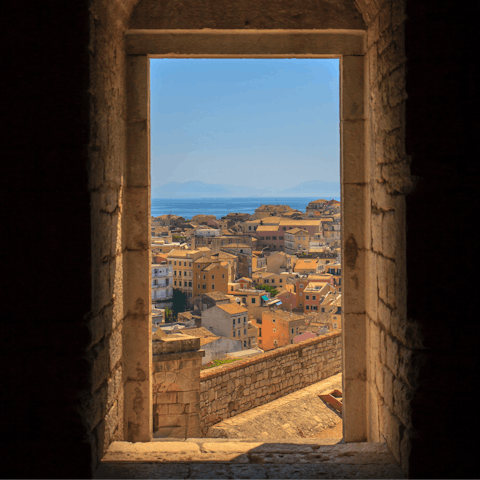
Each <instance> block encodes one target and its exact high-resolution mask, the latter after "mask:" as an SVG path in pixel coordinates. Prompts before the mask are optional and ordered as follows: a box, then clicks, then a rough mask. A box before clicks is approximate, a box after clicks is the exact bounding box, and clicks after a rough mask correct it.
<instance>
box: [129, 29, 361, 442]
mask: <svg viewBox="0 0 480 480" xmlns="http://www.w3.org/2000/svg"><path fill="white" fill-rule="evenodd" d="M133 36H134V34H133V33H132V35H131V38H133ZM171 36H172V37H174V35H171ZM127 38H128V35H127ZM362 38H363V37H362ZM134 43H135V42H134V41H133V42H132V41H129V42H127V48H128V49H129V52H131V57H132V58H130V60H129V62H130V64H129V66H128V69H129V70H128V69H127V70H128V81H127V84H130V81H131V80H132V76H133V78H134V79H138V77H141V73H142V72H139V70H140V69H141V68H143V67H140V68H136V67H138V66H139V65H140V63H142V62H143V64H142V65H147V63H148V62H144V60H148V56H150V55H153V54H152V53H151V52H143V53H142V52H140V53H139V52H138V51H135V48H134V47H132V45H134ZM149 48H150V47H149ZM362 48H363V49H364V47H362ZM363 54H364V51H363V50H362V53H360V54H357V55H352V54H350V55H348V54H346V55H345V54H338V53H337V56H339V57H340V58H341V59H342V66H343V67H342V68H343V71H344V73H345V69H347V70H348V68H350V66H349V62H352V63H355V62H357V63H358V62H361V63H362V65H363ZM285 55H289V56H292V54H291V53H289V54H285ZM327 55H328V56H329V57H332V53H329V54H324V56H327ZM142 56H143V57H146V58H145V59H142ZM245 56H248V55H245ZM134 57H135V58H134ZM345 57H357V58H347V59H345ZM319 58H320V57H319ZM147 70H148V67H147ZM137 74H138V75H137ZM135 75H137V76H136V77H135ZM343 78H347V76H344V77H343ZM146 80H147V83H148V78H147V79H146ZM341 82H342V80H341ZM344 87H345V86H344ZM345 88H346V87H345ZM362 88H363V80H362ZM135 101H137V100H135ZM362 105H363V104H362ZM342 108H344V106H343V107H342ZM362 108H363V107H362ZM352 111H353V110H352ZM132 128H133V127H132ZM342 135H343V136H342V138H343V139H345V138H346V137H345V136H344V134H342ZM347 146H348V145H347ZM345 148H346V147H345V145H342V150H343V152H345ZM342 155H343V154H342ZM361 161H362V162H363V157H362V159H361ZM342 168H344V167H342ZM349 183H351V184H352V185H353V184H354V183H355V182H353V181H348V179H346V178H345V175H343V179H342V184H346V185H348V184H349ZM359 188H360V187H359ZM147 190H148V189H147ZM350 194H351V192H350V193H349V192H346V193H345V192H343V193H342V206H343V208H345V209H346V211H347V213H348V200H349V195H350ZM147 198H148V193H147ZM346 198H347V201H345V199H346ZM362 198H363V197H362ZM350 201H353V198H352V199H350ZM148 215H150V212H148ZM343 220H344V222H343V223H344V224H345V225H346V224H347V221H346V219H345V218H343ZM130 221H131V219H130ZM148 221H149V220H148V219H147V223H148ZM357 223H358V222H357ZM360 223H362V222H360ZM352 225H353V222H352ZM355 228H357V227H355ZM342 229H343V230H344V232H342V233H343V234H344V235H343V238H344V241H343V243H342V258H343V257H344V256H345V255H344V252H343V248H344V247H345V244H346V245H347V247H348V248H347V252H350V253H351V252H352V251H353V252H355V255H354V257H355V258H356V260H355V261H352V262H353V263H352V262H351V266H350V267H346V270H348V269H349V268H350V269H355V268H356V267H355V262H357V263H358V264H360V263H361V262H364V260H363V258H362V253H361V249H362V248H363V245H360V246H359V238H362V236H361V235H360V236H357V235H354V234H356V233H358V232H356V231H355V232H352V233H351V236H349V235H347V236H345V232H346V233H350V232H349V231H348V229H346V227H345V226H344V225H342ZM352 238H353V240H352ZM349 242H350V243H349ZM359 252H360V253H359ZM347 257H348V255H347ZM347 265H348V264H347ZM352 265H353V266H352ZM363 265H364V263H363ZM347 273H348V272H347ZM128 275H129V274H128V272H127V274H126V276H127V277H128ZM345 278H346V279H347V275H345ZM357 278H358V277H357ZM360 284H361V285H363V284H362V281H361V282H360ZM351 291H352V290H351V289H350V287H349V285H348V284H347V288H346V292H345V294H344V295H345V298H348V296H349V295H350V292H351ZM252 303H254V299H252ZM300 305H301V304H300ZM127 306H128V302H127ZM359 311H363V310H359ZM346 313H347V315H350V312H346ZM354 322H355V320H351V323H352V325H353V324H354ZM349 323H350V320H348V321H347V320H346V321H345V324H346V325H345V327H346V328H345V330H344V337H346V336H348V327H347V325H348V324H349ZM127 328H128V323H127ZM129 341H130V340H129ZM344 342H345V340H344ZM275 343H276V342H275ZM347 352H348V351H347ZM125 361H126V364H127V365H130V364H131V365H132V367H131V368H134V367H133V366H134V365H137V363H136V362H131V361H130V360H129V359H128V358H127V359H125ZM349 361H350V360H349V359H348V358H347V360H346V362H347V364H348V363H349ZM350 363H351V362H350ZM147 364H148V360H147ZM344 364H345V359H344ZM142 365H143V363H142ZM349 367H351V365H350V364H349ZM360 368H361V367H360ZM133 371H134V370H133ZM147 371H148V369H147ZM127 387H128V388H130V387H129V386H128V385H127ZM128 388H127V389H126V391H125V398H128V392H129V390H128ZM348 388H351V387H350V386H348V387H347V388H346V391H347V392H348ZM352 388H353V387H352ZM355 388H357V390H360V391H364V390H365V388H364V387H363V386H359V387H355ZM362 388H363V390H362ZM352 391H353V390H352ZM146 398H147V397H146ZM129 402H130V401H127V402H125V408H124V411H125V417H126V418H128V416H129V413H130V412H131V411H132V404H131V402H130V403H129ZM147 402H148V398H147ZM346 403H347V404H348V400H347V401H346ZM359 408H360V409H362V408H363V410H365V409H366V408H367V407H366V405H363V406H362V405H360V406H359V407H358V408H357V409H356V412H357V415H358V418H363V417H364V416H363V415H362V413H361V412H360V413H358V411H359V410H358V409H359ZM147 410H148V406H147ZM345 410H346V412H347V411H348V405H346V408H345ZM353 411H354V409H352V412H353ZM147 413H148V412H147ZM348 422H349V420H348V418H345V422H344V428H346V427H345V425H347V427H348ZM362 422H363V423H362ZM353 423H355V426H354V427H355V428H353V429H351V434H349V435H347V437H348V438H346V441H354V440H355V439H363V438H367V433H366V420H365V421H364V420H360V421H356V422H353V420H352V421H351V423H350V425H352V426H353ZM147 428H148V427H147ZM346 430H347V432H348V428H346ZM144 431H145V425H144V423H141V428H140V433H139V434H138V435H140V437H139V440H137V441H148V438H147V437H148V433H147V434H144ZM131 435H132V432H130V431H129V430H128V429H127V430H126V432H125V436H126V439H127V440H128V438H132V436H131ZM142 439H143V440H142Z"/></svg>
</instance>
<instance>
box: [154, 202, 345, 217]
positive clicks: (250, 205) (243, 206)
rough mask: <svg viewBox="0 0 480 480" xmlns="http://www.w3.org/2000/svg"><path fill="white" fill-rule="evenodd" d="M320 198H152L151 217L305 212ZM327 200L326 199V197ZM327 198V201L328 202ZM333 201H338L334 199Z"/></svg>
mask: <svg viewBox="0 0 480 480" xmlns="http://www.w3.org/2000/svg"><path fill="white" fill-rule="evenodd" d="M318 198H321V197H307V198H298V197H296V198H285V197H283V198H279V197H277V198H268V197H262V198H196V199H181V198H171V199H170V198H152V215H153V216H154V217H158V216H159V215H166V214H168V213H171V214H172V215H179V216H181V217H185V218H192V217H193V216H195V215H198V214H203V215H215V216H216V217H217V218H220V217H223V216H225V215H227V214H228V213H232V212H236V213H250V214H252V213H254V212H255V209H256V208H258V207H259V206H260V205H289V206H290V207H292V208H293V209H297V210H300V211H302V212H304V211H305V208H306V206H307V205H308V203H309V202H311V201H313V200H317V199H318ZM326 198H327V197H326ZM330 198H331V197H328V198H327V200H330ZM335 200H340V198H336V197H335Z"/></svg>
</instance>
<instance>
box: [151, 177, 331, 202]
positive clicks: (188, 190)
mask: <svg viewBox="0 0 480 480" xmlns="http://www.w3.org/2000/svg"><path fill="white" fill-rule="evenodd" d="M275 196H277V197H282V196H283V197H315V196H319V198H320V197H339V196H340V183H337V182H327V181H324V180H309V181H308V182H302V183H299V184H298V185H296V186H294V187H290V188H287V189H280V188H274V187H265V188H258V187H245V186H240V185H225V184H218V183H204V182H198V181H190V182H183V183H179V182H169V183H166V184H165V185H161V186H159V187H154V188H152V198H241V197H275Z"/></svg>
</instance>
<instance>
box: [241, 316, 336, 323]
mask: <svg viewBox="0 0 480 480" xmlns="http://www.w3.org/2000/svg"><path fill="white" fill-rule="evenodd" d="M333 318H335V317H333ZM243 323H247V317H243Z"/></svg>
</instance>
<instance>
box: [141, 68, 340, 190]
mask: <svg viewBox="0 0 480 480" xmlns="http://www.w3.org/2000/svg"><path fill="white" fill-rule="evenodd" d="M150 69H151V138H152V152H151V155H152V171H151V174H152V187H156V186H160V185H163V184H165V183H168V182H173V181H176V182H185V181H191V180H197V181H202V182H206V183H223V184H233V185H248V186H252V187H261V186H267V187H270V186H276V187H280V188H288V187H290V186H295V185H297V184H298V183H301V182H304V181H308V180H327V181H340V166H339V162H340V151H339V149H340V135H339V80H338V78H339V64H338V60H336V59H332V60H323V59H322V60H319V59H268V60H267V59H154V60H151V62H150Z"/></svg>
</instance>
